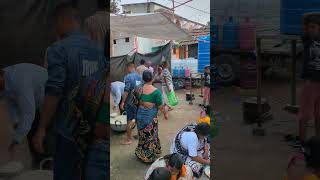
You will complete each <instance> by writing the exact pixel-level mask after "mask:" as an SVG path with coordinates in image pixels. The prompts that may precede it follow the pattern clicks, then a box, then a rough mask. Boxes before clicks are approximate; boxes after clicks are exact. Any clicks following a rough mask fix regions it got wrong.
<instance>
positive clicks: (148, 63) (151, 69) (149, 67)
mask: <svg viewBox="0 0 320 180" xmlns="http://www.w3.org/2000/svg"><path fill="white" fill-rule="evenodd" d="M146 67H147V69H148V70H149V71H150V72H151V73H152V74H154V69H153V67H152V62H151V61H150V60H149V61H147V64H146Z"/></svg>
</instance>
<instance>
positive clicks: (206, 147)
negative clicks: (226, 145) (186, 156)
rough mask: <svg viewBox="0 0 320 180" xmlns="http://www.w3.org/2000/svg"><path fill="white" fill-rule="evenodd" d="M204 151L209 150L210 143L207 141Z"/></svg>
mask: <svg viewBox="0 0 320 180" xmlns="http://www.w3.org/2000/svg"><path fill="white" fill-rule="evenodd" d="M204 152H209V144H208V143H206V144H205V145H204Z"/></svg>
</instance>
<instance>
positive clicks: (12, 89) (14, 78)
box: [1, 63, 48, 143]
mask: <svg viewBox="0 0 320 180" xmlns="http://www.w3.org/2000/svg"><path fill="white" fill-rule="evenodd" d="M3 71H4V79H5V92H3V94H2V95H3V96H2V97H1V99H2V100H5V101H6V102H7V105H8V108H9V109H8V110H9V115H10V117H11V120H13V121H14V123H17V129H16V131H15V137H14V139H15V140H16V141H17V142H18V143H21V141H22V140H23V138H24V137H25V136H26V135H27V134H28V132H29V131H30V129H31V127H32V123H33V120H34V118H35V114H36V110H39V111H40V110H41V109H40V108H41V106H42V103H43V97H44V86H45V83H46V81H47V79H48V73H47V70H46V69H45V68H43V67H41V66H38V65H34V64H29V63H21V64H16V65H13V66H9V67H6V68H4V69H3Z"/></svg>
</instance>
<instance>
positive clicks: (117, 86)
mask: <svg viewBox="0 0 320 180" xmlns="http://www.w3.org/2000/svg"><path fill="white" fill-rule="evenodd" d="M124 87H125V84H124V83H123V82H120V81H116V82H113V83H111V94H112V99H113V101H114V105H115V106H118V105H119V104H120V101H121V96H122V94H123V92H124Z"/></svg>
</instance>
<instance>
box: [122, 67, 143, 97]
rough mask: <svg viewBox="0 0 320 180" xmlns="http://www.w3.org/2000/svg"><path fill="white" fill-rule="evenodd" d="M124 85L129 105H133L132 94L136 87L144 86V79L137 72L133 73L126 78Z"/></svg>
mask: <svg viewBox="0 0 320 180" xmlns="http://www.w3.org/2000/svg"><path fill="white" fill-rule="evenodd" d="M124 83H125V87H124V91H125V92H127V93H128V97H127V100H126V101H127V103H132V98H133V97H132V95H131V92H132V91H133V90H134V89H135V87H137V86H139V85H140V84H142V78H141V76H140V75H139V74H138V73H137V72H135V71H133V72H131V73H129V74H128V75H126V76H125V77H124Z"/></svg>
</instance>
